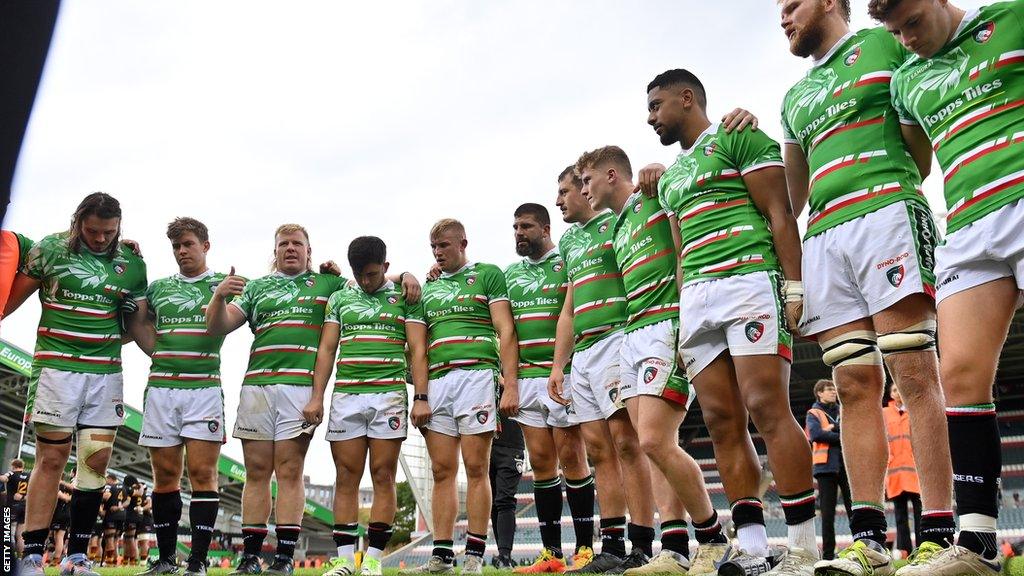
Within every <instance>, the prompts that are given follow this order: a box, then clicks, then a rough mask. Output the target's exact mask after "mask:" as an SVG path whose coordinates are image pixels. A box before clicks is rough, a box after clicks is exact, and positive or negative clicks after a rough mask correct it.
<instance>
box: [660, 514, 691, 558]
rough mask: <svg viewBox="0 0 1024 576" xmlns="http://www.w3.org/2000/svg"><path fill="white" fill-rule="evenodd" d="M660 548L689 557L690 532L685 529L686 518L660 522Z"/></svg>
mask: <svg viewBox="0 0 1024 576" xmlns="http://www.w3.org/2000/svg"><path fill="white" fill-rule="evenodd" d="M661 549H662V550H669V551H671V552H675V553H676V554H682V555H683V556H684V557H686V558H689V557H690V534H689V533H688V532H687V531H686V520H682V519H679V520H668V521H665V522H662V523H661Z"/></svg>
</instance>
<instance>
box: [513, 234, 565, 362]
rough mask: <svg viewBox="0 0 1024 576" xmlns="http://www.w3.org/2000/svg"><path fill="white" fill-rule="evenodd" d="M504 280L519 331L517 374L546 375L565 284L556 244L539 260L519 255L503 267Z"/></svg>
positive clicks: (563, 267) (560, 257)
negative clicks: (506, 266)
mask: <svg viewBox="0 0 1024 576" xmlns="http://www.w3.org/2000/svg"><path fill="white" fill-rule="evenodd" d="M505 283H506V284H507V285H508V295H509V299H510V300H511V301H512V316H513V318H514V319H515V322H516V333H517V334H518V335H519V377H520V378H546V377H547V376H548V375H550V374H551V366H552V363H553V360H554V357H555V331H556V327H557V326H558V314H559V313H560V312H561V311H562V304H564V303H565V294H566V291H567V290H568V288H569V279H568V273H567V271H566V269H565V261H563V260H562V256H561V255H560V254H559V253H558V249H557V248H552V249H551V251H550V252H548V253H547V254H545V255H544V256H543V257H542V258H541V259H540V260H532V259H530V258H523V259H522V260H521V261H519V262H516V263H515V264H512V265H511V266H509V267H508V268H506V269H505ZM566 371H568V366H566Z"/></svg>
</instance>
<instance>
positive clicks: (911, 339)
mask: <svg viewBox="0 0 1024 576" xmlns="http://www.w3.org/2000/svg"><path fill="white" fill-rule="evenodd" d="M935 327H936V324H935V320H925V321H924V322H919V323H917V324H914V325H913V326H908V327H906V328H904V329H903V330H900V331H899V332H890V333H888V334H882V335H880V336H879V337H878V348H879V349H880V350H881V351H882V354H885V355H889V354H899V353H902V352H921V351H925V350H934V349H935Z"/></svg>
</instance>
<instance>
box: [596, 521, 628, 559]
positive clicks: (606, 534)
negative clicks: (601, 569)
mask: <svg viewBox="0 0 1024 576" xmlns="http://www.w3.org/2000/svg"><path fill="white" fill-rule="evenodd" d="M625 536H626V517H625V516H616V517H615V518H601V553H602V554H611V555H613V556H618V557H619V558H625V557H626V538H625Z"/></svg>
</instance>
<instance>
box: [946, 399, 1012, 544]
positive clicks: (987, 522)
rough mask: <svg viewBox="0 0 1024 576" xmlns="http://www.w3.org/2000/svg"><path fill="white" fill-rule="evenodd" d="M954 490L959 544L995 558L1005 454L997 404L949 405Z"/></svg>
mask: <svg viewBox="0 0 1024 576" xmlns="http://www.w3.org/2000/svg"><path fill="white" fill-rule="evenodd" d="M946 421H947V422H948V423H949V450H950V453H951V454H952V456H953V490H954V492H955V493H956V510H957V514H958V515H959V516H960V536H959V538H957V544H959V545H960V546H963V547H964V548H967V549H968V550H971V551H972V552H976V553H977V554H980V555H982V556H984V557H985V558H988V559H992V558H995V557H996V555H998V552H999V550H998V547H997V545H996V518H998V516H999V504H998V501H997V498H998V492H999V474H1000V471H1001V470H1002V466H1003V456H1002V452H1001V450H1000V445H999V425H998V422H997V421H996V406H995V404H975V405H971V406H951V407H948V408H946Z"/></svg>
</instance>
